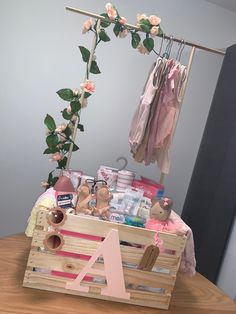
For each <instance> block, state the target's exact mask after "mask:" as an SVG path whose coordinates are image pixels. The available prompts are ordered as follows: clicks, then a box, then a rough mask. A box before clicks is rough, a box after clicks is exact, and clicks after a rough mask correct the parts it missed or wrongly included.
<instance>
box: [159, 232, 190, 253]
mask: <svg viewBox="0 0 236 314" xmlns="http://www.w3.org/2000/svg"><path fill="white" fill-rule="evenodd" d="M158 237H159V238H160V239H161V240H162V241H163V248H164V249H168V250H175V251H176V253H177V254H178V255H180V254H181V253H182V252H183V251H184V248H185V244H186V239H187V237H186V236H181V235H176V234H173V233H167V232H158Z"/></svg>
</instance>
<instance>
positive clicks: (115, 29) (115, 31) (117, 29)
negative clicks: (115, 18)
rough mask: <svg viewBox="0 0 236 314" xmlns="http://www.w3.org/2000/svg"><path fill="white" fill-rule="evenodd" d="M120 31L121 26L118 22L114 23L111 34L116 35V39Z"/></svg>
mask: <svg viewBox="0 0 236 314" xmlns="http://www.w3.org/2000/svg"><path fill="white" fill-rule="evenodd" d="M121 29H122V25H121V24H120V23H119V22H116V24H115V26H114V28H113V32H114V34H115V35H116V37H117V36H118V35H119V32H120V31H121Z"/></svg>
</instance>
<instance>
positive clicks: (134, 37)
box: [131, 33, 141, 49]
mask: <svg viewBox="0 0 236 314" xmlns="http://www.w3.org/2000/svg"><path fill="white" fill-rule="evenodd" d="M131 36H132V41H131V44H132V47H133V48H134V49H136V48H137V47H138V45H139V43H140V41H141V38H140V36H139V34H138V33H131Z"/></svg>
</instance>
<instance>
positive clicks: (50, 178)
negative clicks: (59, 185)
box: [48, 171, 53, 186]
mask: <svg viewBox="0 0 236 314" xmlns="http://www.w3.org/2000/svg"><path fill="white" fill-rule="evenodd" d="M52 173H53V171H51V172H49V174H48V184H49V185H50V186H51V184H52V179H53V175H52Z"/></svg>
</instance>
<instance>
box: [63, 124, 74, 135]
mask: <svg viewBox="0 0 236 314" xmlns="http://www.w3.org/2000/svg"><path fill="white" fill-rule="evenodd" d="M63 133H64V134H65V135H66V136H67V137H69V136H70V135H71V134H72V132H71V129H70V128H69V127H68V126H67V127H66V128H65V130H64V131H63Z"/></svg>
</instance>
